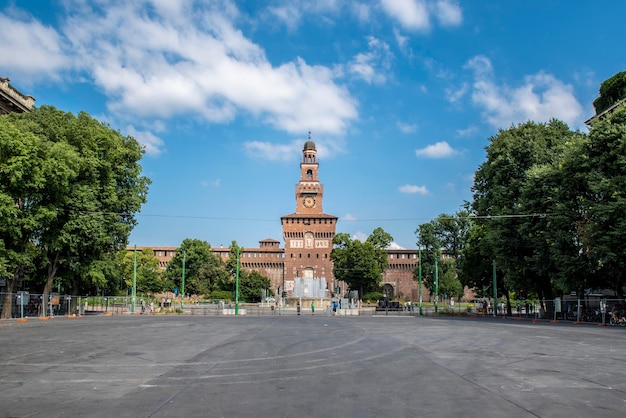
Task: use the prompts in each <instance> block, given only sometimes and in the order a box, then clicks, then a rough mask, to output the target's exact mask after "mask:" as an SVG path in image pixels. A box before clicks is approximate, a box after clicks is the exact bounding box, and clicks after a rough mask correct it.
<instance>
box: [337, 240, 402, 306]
mask: <svg viewBox="0 0 626 418" xmlns="http://www.w3.org/2000/svg"><path fill="white" fill-rule="evenodd" d="M392 239H393V238H392V237H391V235H389V234H387V233H386V232H385V231H384V230H383V229H382V228H377V229H375V230H374V232H373V233H372V235H370V236H369V237H368V238H367V240H366V241H365V242H361V241H359V240H356V239H355V240H352V239H350V236H349V235H348V234H346V233H339V234H336V235H335V237H334V238H333V246H334V247H333V249H332V251H331V253H330V258H331V260H333V274H334V276H335V279H337V280H338V281H343V282H345V283H346V284H347V285H348V286H349V287H350V289H352V290H357V291H358V292H359V297H360V298H362V297H363V295H364V294H365V293H367V292H370V291H376V290H378V289H379V287H380V282H381V280H382V272H383V269H384V267H385V266H386V265H387V264H386V263H387V257H386V251H385V247H386V246H388V245H389V243H390V242H391V241H392Z"/></svg>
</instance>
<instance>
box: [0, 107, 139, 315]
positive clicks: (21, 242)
mask: <svg viewBox="0 0 626 418" xmlns="http://www.w3.org/2000/svg"><path fill="white" fill-rule="evenodd" d="M0 136H1V137H2V138H1V139H2V140H1V141H0V142H1V145H0V147H2V148H1V153H0V165H1V166H2V170H0V213H2V215H3V218H4V219H5V220H6V222H4V223H3V224H2V226H0V236H1V238H2V241H3V242H4V247H3V250H2V253H1V254H0V258H2V259H3V260H5V263H6V260H10V265H12V266H13V267H12V269H11V271H7V272H6V273H5V274H6V275H7V276H9V283H10V287H9V290H11V291H13V290H14V288H15V286H16V285H17V283H18V281H19V280H20V278H21V277H24V274H25V272H26V271H28V270H29V269H32V268H33V257H32V256H31V255H32V253H31V255H29V253H28V251H27V249H28V247H29V246H34V247H35V253H36V256H37V257H39V258H41V259H42V260H43V264H44V268H45V277H46V280H45V283H44V298H46V295H47V293H48V292H49V291H50V290H51V287H52V283H53V280H54V278H55V277H57V275H58V276H59V277H60V278H61V279H62V280H63V281H64V284H65V286H64V287H66V288H70V289H72V292H73V293H76V292H78V291H79V290H83V289H90V288H94V287H103V286H105V285H106V282H107V276H108V275H109V274H111V272H112V271H113V270H114V264H115V262H114V257H113V255H114V254H115V253H116V252H117V251H118V250H119V249H121V248H124V247H125V245H126V243H127V240H128V236H129V234H130V232H131V230H132V228H133V227H134V226H135V224H136V219H135V214H136V213H137V212H138V211H139V210H140V208H141V205H142V204H143V203H145V201H146V196H147V191H148V185H149V183H150V181H149V179H148V178H146V177H144V176H142V175H141V166H140V164H139V161H140V160H141V157H142V154H143V149H142V147H141V145H140V144H139V143H138V142H137V141H136V140H135V139H134V138H132V137H130V136H123V135H122V134H120V133H119V132H118V131H115V130H113V129H111V128H110V127H109V126H107V125H106V124H103V123H101V122H99V121H97V120H95V119H93V118H92V117H91V116H89V115H88V114H87V113H84V112H81V113H79V114H78V115H73V114H71V113H66V112H63V111H60V110H57V109H56V108H54V107H52V106H42V107H40V108H37V109H35V110H34V111H32V112H30V113H22V114H9V115H5V116H2V117H0ZM0 264H2V263H0ZM7 302H9V303H8V305H7ZM7 307H8V308H9V309H10V300H8V301H7V300H5V304H4V309H7ZM4 309H3V315H8V312H7V313H5V312H4Z"/></svg>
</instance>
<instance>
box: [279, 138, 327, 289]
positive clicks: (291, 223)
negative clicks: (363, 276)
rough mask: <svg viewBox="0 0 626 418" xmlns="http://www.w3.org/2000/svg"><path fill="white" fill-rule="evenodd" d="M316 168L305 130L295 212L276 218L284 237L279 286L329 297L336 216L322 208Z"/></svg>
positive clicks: (321, 194) (320, 187)
mask: <svg viewBox="0 0 626 418" xmlns="http://www.w3.org/2000/svg"><path fill="white" fill-rule="evenodd" d="M318 169H319V163H318V161H317V150H316V148H315V143H314V142H313V141H312V140H311V137H310V133H309V140H308V141H306V142H305V143H304V148H303V149H302V161H301V162H300V181H299V182H298V183H297V184H296V188H295V197H296V212H295V213H292V214H290V215H285V216H283V217H281V218H280V220H281V224H282V227H283V239H284V240H285V271H284V276H285V281H284V285H283V288H282V289H283V290H284V291H286V292H287V295H288V296H289V297H311V298H320V297H330V296H331V293H332V290H333V289H334V288H335V283H334V277H333V266H332V261H331V260H330V251H331V250H332V247H333V244H332V241H333V237H334V236H335V229H336V226H337V217H336V216H332V215H328V214H325V213H324V212H323V210H322V200H323V197H324V185H323V184H321V183H320V181H319V177H318Z"/></svg>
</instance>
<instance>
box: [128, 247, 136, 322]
mask: <svg viewBox="0 0 626 418" xmlns="http://www.w3.org/2000/svg"><path fill="white" fill-rule="evenodd" d="M136 295H137V244H135V251H134V253H133V300H132V302H131V308H130V313H133V314H134V313H135V296H136Z"/></svg>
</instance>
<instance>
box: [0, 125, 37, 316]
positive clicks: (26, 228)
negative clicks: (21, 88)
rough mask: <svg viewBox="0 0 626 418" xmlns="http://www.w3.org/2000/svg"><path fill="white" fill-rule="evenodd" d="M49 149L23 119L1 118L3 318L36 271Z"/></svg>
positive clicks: (7, 314)
mask: <svg viewBox="0 0 626 418" xmlns="http://www.w3.org/2000/svg"><path fill="white" fill-rule="evenodd" d="M45 158H46V156H45V152H44V150H43V149H42V147H41V144H40V142H39V140H38V139H37V137H36V136H35V135H34V134H33V133H32V132H29V131H28V130H27V129H25V128H24V127H23V126H21V125H20V123H19V121H13V120H12V119H10V118H8V117H6V116H1V117H0V219H2V221H1V222H0V238H1V239H0V243H1V245H0V265H1V266H2V269H1V270H0V274H2V278H4V279H5V280H6V284H7V290H8V292H7V293H6V294H5V295H4V301H3V306H2V318H3V319H7V318H10V317H11V305H12V300H13V299H12V295H11V292H14V291H15V290H16V289H17V287H18V286H19V285H20V284H21V283H22V281H23V279H24V276H25V275H26V274H27V273H28V272H29V271H32V270H34V268H35V265H34V262H33V261H34V260H33V258H32V251H31V250H32V248H31V247H32V242H33V241H34V240H35V238H36V237H37V230H38V228H39V221H40V219H41V218H42V217H45V216H46V215H47V214H46V211H45V209H42V207H41V205H40V203H39V202H40V201H41V193H42V190H43V189H44V188H45V185H46V173H45V169H44V159H45Z"/></svg>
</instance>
